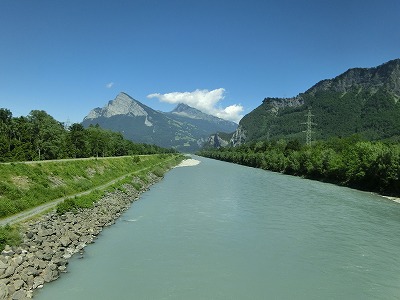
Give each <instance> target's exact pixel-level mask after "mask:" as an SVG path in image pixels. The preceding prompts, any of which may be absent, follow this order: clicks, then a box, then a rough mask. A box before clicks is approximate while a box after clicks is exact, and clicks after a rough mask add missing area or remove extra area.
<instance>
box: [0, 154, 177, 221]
mask: <svg viewBox="0 0 400 300" xmlns="http://www.w3.org/2000/svg"><path fill="white" fill-rule="evenodd" d="M171 159H172V158H171ZM171 159H169V160H171ZM159 164H161V163H159ZM159 164H157V165H159ZM152 167H154V166H149V167H146V168H143V169H140V170H137V171H135V172H132V173H129V174H126V175H123V176H121V177H118V178H116V179H114V180H112V181H110V182H108V183H106V184H103V185H100V186H96V187H94V188H92V189H90V190H87V191H84V192H80V193H77V194H73V195H69V196H65V197H62V198H58V199H55V200H53V201H51V202H47V203H44V204H42V205H39V206H36V207H34V208H31V209H28V210H25V211H22V212H20V213H18V214H15V215H12V216H9V217H7V218H4V219H1V220H0V226H4V225H6V224H10V225H11V224H14V223H18V222H22V221H25V220H26V219H29V218H32V217H34V216H35V215H38V214H40V213H42V212H44V211H46V210H48V209H51V208H54V207H55V206H56V205H57V204H58V203H60V202H62V201H64V200H66V199H69V198H75V197H79V196H82V195H87V194H89V193H91V192H93V191H95V190H99V189H104V188H106V187H109V186H110V185H113V184H114V183H116V182H118V181H120V180H122V179H124V178H126V177H128V176H132V175H134V174H137V173H139V172H143V171H146V170H148V169H150V168H152Z"/></svg>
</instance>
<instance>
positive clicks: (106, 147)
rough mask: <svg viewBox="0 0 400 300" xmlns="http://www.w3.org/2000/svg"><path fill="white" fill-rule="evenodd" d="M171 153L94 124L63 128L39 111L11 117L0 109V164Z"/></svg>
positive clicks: (76, 124) (59, 123) (63, 126)
mask: <svg viewBox="0 0 400 300" xmlns="http://www.w3.org/2000/svg"><path fill="white" fill-rule="evenodd" d="M171 152H175V150H172V149H164V148H161V147H158V146H155V145H146V144H137V143H134V142H132V141H128V140H125V139H124V138H123V136H122V134H121V133H116V132H112V131H109V130H104V129H102V128H100V127H99V126H98V125H96V126H90V127H88V128H84V127H83V126H82V125H81V124H79V123H74V124H72V125H71V126H69V127H66V126H65V125H64V124H63V123H61V122H58V121H57V120H55V119H54V118H53V117H52V116H50V115H49V114H47V113H46V112H45V111H43V110H33V111H31V112H30V114H29V115H28V116H27V117H24V116H21V117H13V116H12V113H11V111H10V110H8V109H5V108H0V162H12V161H30V160H48V159H63V158H83V157H98V156H122V155H136V154H155V153H171Z"/></svg>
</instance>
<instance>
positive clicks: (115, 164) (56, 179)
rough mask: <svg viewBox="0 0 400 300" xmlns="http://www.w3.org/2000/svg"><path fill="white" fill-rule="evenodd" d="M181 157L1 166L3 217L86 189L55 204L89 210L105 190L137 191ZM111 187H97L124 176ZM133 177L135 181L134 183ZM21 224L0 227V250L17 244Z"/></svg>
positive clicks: (60, 208) (60, 210) (60, 209)
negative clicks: (127, 188) (153, 175)
mask: <svg viewBox="0 0 400 300" xmlns="http://www.w3.org/2000/svg"><path fill="white" fill-rule="evenodd" d="M183 158H184V157H183V156H182V155H177V154H157V155H146V156H134V157H116V158H104V159H91V160H73V161H57V162H45V163H44V162H42V163H29V164H24V163H18V164H17V163H16V164H0V174H1V177H0V178H1V179H0V189H1V190H0V208H1V212H2V217H3V218H5V217H7V216H9V215H11V214H13V213H18V212H20V211H23V210H24V209H29V208H32V207H35V206H38V205H41V204H43V203H45V202H50V201H53V200H55V199H58V198H60V197H64V196H69V195H74V194H77V193H80V192H84V191H87V190H91V189H94V188H96V189H95V190H93V191H92V192H90V193H88V194H85V195H81V196H75V197H72V198H70V199H67V200H65V201H63V202H61V203H59V204H58V205H57V212H58V213H60V214H62V213H64V212H66V211H74V210H76V209H79V208H90V207H92V206H93V203H94V202H96V201H97V200H99V199H101V198H102V196H103V195H104V194H105V193H107V192H108V191H113V190H115V189H120V190H123V189H124V188H123V186H124V184H130V185H131V186H133V187H134V188H135V189H136V190H138V191H139V190H140V189H141V188H142V185H143V184H144V183H147V182H148V180H149V178H148V174H149V173H153V174H155V175H157V176H158V177H161V176H163V175H164V174H165V172H166V171H167V170H169V169H170V168H171V167H173V166H175V165H177V164H178V163H179V162H180V161H182V159H183ZM124 175H127V176H126V177H124V178H123V179H120V180H118V181H117V182H115V183H113V184H112V185H110V186H107V187H105V188H99V187H101V186H103V185H104V184H106V183H109V182H111V181H113V180H115V178H118V177H123V176H124ZM133 178H136V180H133ZM19 227H20V225H18V224H16V225H11V226H10V225H6V226H3V227H1V226H0V250H2V249H4V247H5V245H6V244H8V245H11V246H15V245H18V244H19V243H20V242H21V240H20V235H19Z"/></svg>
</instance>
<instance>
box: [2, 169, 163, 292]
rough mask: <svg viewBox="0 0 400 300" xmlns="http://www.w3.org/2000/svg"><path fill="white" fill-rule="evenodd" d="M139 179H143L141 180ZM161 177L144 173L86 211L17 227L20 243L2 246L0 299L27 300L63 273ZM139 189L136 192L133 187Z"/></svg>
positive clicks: (53, 214)
mask: <svg viewBox="0 0 400 300" xmlns="http://www.w3.org/2000/svg"><path fill="white" fill-rule="evenodd" d="M142 178H143V177H142ZM161 178H162V177H159V176H157V175H155V174H154V173H148V174H147V176H146V178H144V180H143V179H140V177H134V178H133V180H132V182H131V183H129V184H124V185H123V186H122V188H121V189H116V190H115V191H113V192H109V193H107V194H106V195H105V196H104V197H103V198H102V199H100V200H99V201H97V202H96V203H95V204H94V207H93V208H90V209H79V210H78V211H77V212H76V213H71V212H68V213H65V214H63V215H58V214H57V213H56V212H55V211H52V212H49V213H47V214H45V215H43V216H42V217H40V219H38V220H35V221H31V222H28V223H25V224H21V230H22V239H23V242H22V244H21V245H20V246H18V247H10V246H6V248H5V249H4V250H3V251H2V253H1V255H0V299H30V298H32V297H33V296H34V291H35V290H36V289H40V288H42V287H43V285H44V284H45V283H47V282H51V281H53V280H56V279H57V278H59V277H60V275H61V274H62V273H65V272H66V271H67V265H68V259H69V258H70V257H71V256H72V255H74V254H76V253H78V254H79V255H80V256H81V257H84V248H85V247H86V246H87V245H88V244H90V243H93V242H94V241H95V239H96V238H97V236H98V234H99V233H100V232H101V231H102V230H103V228H104V227H107V226H110V225H112V224H114V222H115V220H116V219H118V217H119V216H120V215H121V214H122V213H123V212H124V211H125V210H127V209H128V208H129V207H130V205H131V203H132V202H133V201H135V200H137V199H138V197H139V196H140V194H141V193H143V192H145V191H147V190H148V189H149V187H150V186H151V185H152V184H154V183H156V182H158V181H159V180H160V179H161ZM138 185H140V186H141V188H140V189H139V190H136V189H135V188H134V186H135V187H136V186H138Z"/></svg>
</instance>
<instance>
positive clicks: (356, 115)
mask: <svg viewBox="0 0 400 300" xmlns="http://www.w3.org/2000/svg"><path fill="white" fill-rule="evenodd" d="M399 99H400V59H395V60H391V61H389V62H386V63H384V64H382V65H380V66H377V67H374V68H353V69H349V70H347V71H346V72H344V73H343V74H340V75H339V76H337V77H335V78H333V79H326V80H322V81H320V82H318V83H317V84H315V85H314V86H312V87H311V88H310V89H308V90H307V91H306V92H304V93H301V94H299V95H298V96H296V97H292V98H265V99H264V100H263V101H262V104H261V105H260V106H258V107H257V108H256V109H254V110H253V111H252V112H250V113H249V114H247V115H245V116H244V117H243V118H242V120H241V121H240V122H239V127H238V129H237V130H236V132H235V134H234V135H233V137H232V139H231V144H232V145H239V144H241V143H243V142H249V141H255V140H270V139H280V138H285V139H299V140H300V141H304V140H305V134H304V132H303V131H304V130H305V129H306V127H305V125H304V123H305V122H306V116H305V115H306V113H307V111H308V109H309V108H310V109H311V111H312V115H313V117H312V122H313V123H315V124H316V125H313V127H312V130H313V135H312V136H313V138H314V139H327V138H329V137H332V136H343V137H344V136H349V135H352V134H358V135H360V136H362V137H363V138H366V139H369V140H377V139H394V140H399V139H400V103H399V101H398V100H399Z"/></svg>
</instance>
